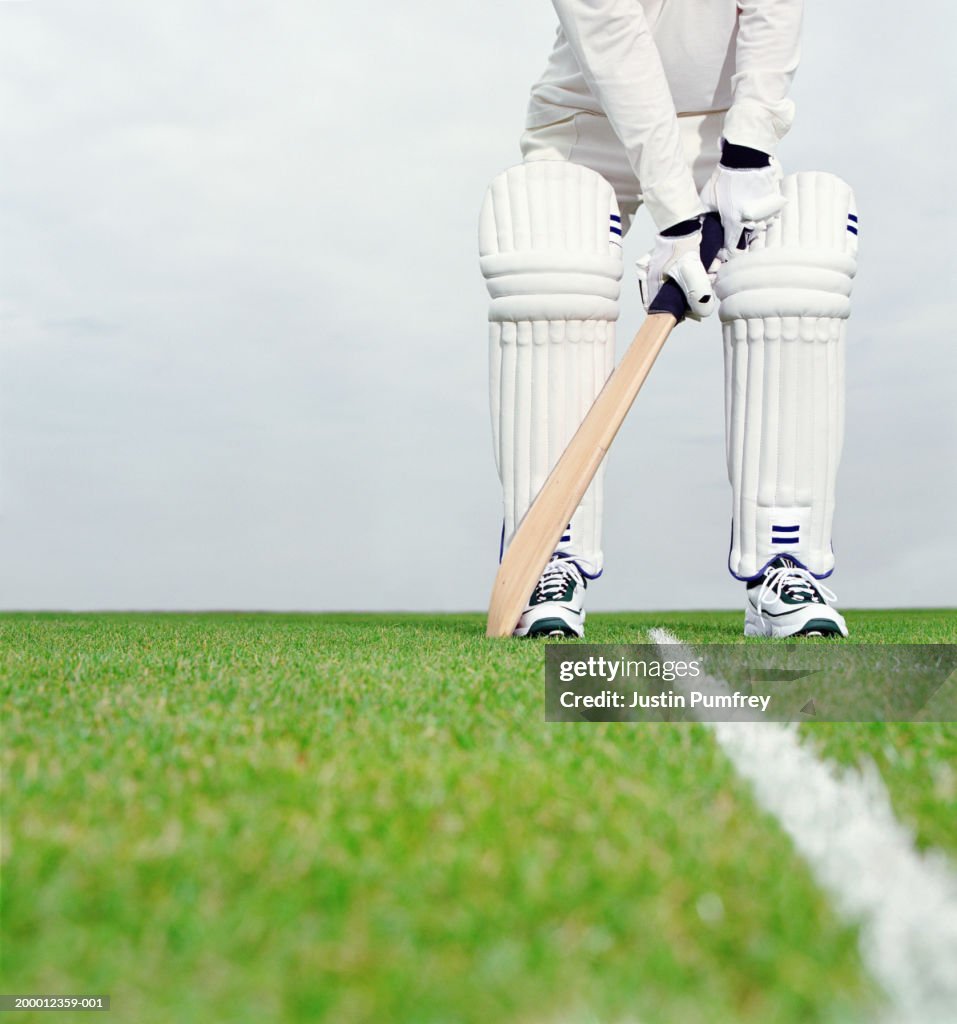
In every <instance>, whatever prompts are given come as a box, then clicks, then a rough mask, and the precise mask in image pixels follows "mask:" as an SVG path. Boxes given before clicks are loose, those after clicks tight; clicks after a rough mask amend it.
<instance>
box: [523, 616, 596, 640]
mask: <svg viewBox="0 0 957 1024" xmlns="http://www.w3.org/2000/svg"><path fill="white" fill-rule="evenodd" d="M525 636H528V637H543V636H544V637H549V636H551V637H569V638H571V639H575V640H579V639H581V636H582V634H581V633H576V632H575V630H574V629H573V628H572V627H571V626H569V624H568V623H567V622H565V621H564V620H563V619H539V620H538V622H536V623H534V624H533V625H531V626H530V627H529V630H528V632H527V633H526V634H525Z"/></svg>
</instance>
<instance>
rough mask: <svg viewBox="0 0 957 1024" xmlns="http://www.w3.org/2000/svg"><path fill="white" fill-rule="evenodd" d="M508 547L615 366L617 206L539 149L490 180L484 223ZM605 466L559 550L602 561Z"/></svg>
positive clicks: (591, 572) (605, 189) (600, 188)
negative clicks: (541, 156) (541, 157)
mask: <svg viewBox="0 0 957 1024" xmlns="http://www.w3.org/2000/svg"><path fill="white" fill-rule="evenodd" d="M479 251H480V257H481V259H480V262H481V267H482V273H483V274H484V275H485V280H486V284H487V285H488V290H489V295H490V296H491V300H492V301H491V304H490V306H489V377H490V396H491V411H492V437H493V444H494V447H495V461H496V465H497V467H498V473H499V477H500V479H501V481H502V490H503V499H504V514H505V525H504V533H503V548H502V550H503V551H504V549H505V547H506V546H507V545H508V543H509V542H510V541H511V538H512V536H513V534H514V533H515V529H516V527H517V526H518V524H519V523H520V522H521V520H522V517H523V516H524V515H525V513H526V512H527V511H528V508H529V506H530V505H531V503H532V501H533V500H534V498H535V496H536V495H537V494H538V492H539V490H540V489H541V487H542V484H544V482H545V478H546V477H547V476H548V473H549V472H550V470H551V468H552V467H553V466H554V465H555V463H556V462H557V461H558V458H559V456H560V455H561V454H562V452H563V451H564V450H565V447H566V445H567V444H568V442H569V441H570V440H571V438H572V436H573V435H574V433H575V431H576V430H577V429H578V426H579V424H580V423H581V421H582V419H583V418H584V416H585V414H586V413H587V412H588V409H589V408H590V407H591V404H592V402H593V401H594V400H595V397H596V395H597V394H598V392H599V391H600V390H601V389H602V386H603V385H604V383H605V380H606V379H607V378H608V375H609V374H610V373H611V371H612V369H613V368H614V362H615V321H616V320H617V319H618V294H619V289H620V281H621V273H622V257H621V218H620V216H619V213H618V205H617V202H616V200H615V193H614V190H613V189H612V187H611V185H609V184H608V182H606V181H605V180H604V178H602V177H601V175H599V174H597V173H595V172H594V171H592V170H589V169H588V168H586V167H581V166H578V165H577V164H571V163H568V162H566V161H564V160H534V161H531V162H529V163H526V164H519V165H518V166H517V167H512V168H510V169H509V170H507V171H505V172H504V173H503V174H500V175H499V176H498V177H497V178H496V179H495V180H494V181H493V182H492V184H491V185H490V186H489V190H488V193H487V195H486V197H485V203H484V205H483V207H482V214H481V220H480V226H479ZM601 512H602V471H601V470H599V472H598V474H597V475H596V477H595V480H594V481H593V483H592V485H591V486H590V487H589V489H588V491H587V492H586V494H585V497H584V498H583V499H582V503H581V505H580V506H579V507H578V510H577V511H576V512H575V514H574V516H573V517H572V521H571V523H570V524H569V526H568V529H567V530H566V531H565V532H564V533H563V534H562V538H561V542H560V543H559V546H558V551H559V552H560V553H562V554H564V555H567V556H568V557H570V558H573V559H574V560H575V562H576V563H577V564H578V566H579V568H580V569H581V570H582V572H583V573H584V574H585V575H586V576H589V577H591V578H594V577H596V576H598V575H599V574H600V573H601V569H602V552H601Z"/></svg>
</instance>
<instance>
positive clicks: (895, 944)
mask: <svg viewBox="0 0 957 1024" xmlns="http://www.w3.org/2000/svg"><path fill="white" fill-rule="evenodd" d="M650 632H651V638H652V640H653V641H654V642H655V643H656V644H661V645H679V646H682V648H683V650H682V654H681V655H680V656H681V657H682V658H684V659H686V660H690V657H691V656H693V655H692V653H691V651H690V649H689V648H687V647H683V645H681V641H680V640H679V639H678V638H677V637H676V636H675V635H674V634H673V633H669V632H668V631H667V630H664V629H652V630H651V631H650ZM700 682H701V680H700V679H699V680H698V681H696V685H698V684H700ZM709 683H710V684H711V685H712V686H716V687H723V686H726V684H724V682H723V681H722V680H716V679H710V680H709ZM703 724H705V725H706V726H707V727H708V728H710V729H711V730H712V731H713V732H714V735H715V738H716V739H717V741H718V744H719V745H720V747H721V748H722V750H723V751H724V752H725V754H726V755H727V756H728V758H729V759H730V761H731V763H732V764H733V765H734V767H735V768H736V769H737V771H738V774H739V775H741V777H742V778H744V779H746V780H747V781H748V782H749V783H750V784H751V786H752V788H753V790H754V794H755V796H756V798H757V801H758V803H759V804H760V805H761V806H762V807H763V808H764V810H766V811H768V812H769V813H770V814H772V815H774V817H775V818H776V819H777V820H778V821H779V822H780V824H781V826H782V827H783V828H784V830H785V831H786V832H787V833H788V835H789V836H790V837H791V839H792V841H793V842H794V845H795V846H796V847H797V849H798V851H799V852H800V854H801V855H802V856H803V858H804V859H805V861H806V862H807V864H808V865H809V867H810V868H811V871H812V873H813V874H814V876H815V878H816V879H817V881H818V883H819V884H820V885H821V887H822V888H823V889H825V890H826V891H827V892H828V893H829V894H830V895H831V896H832V897H833V899H834V900H835V901H836V904H837V908H838V910H839V911H840V912H841V913H842V914H843V915H845V917H847V918H849V919H851V920H853V921H855V922H859V924H860V929H861V956H862V957H863V959H864V962H865V964H866V966H867V968H868V970H869V971H870V972H871V974H872V975H873V977H874V978H875V980H876V981H877V982H879V983H880V984H881V985H882V986H883V988H884V989H885V991H886V992H887V994H888V996H889V997H890V999H891V1006H890V1008H889V1013H888V1015H887V1016H886V1017H885V1018H884V1020H885V1021H886V1022H888V1024H890V1022H893V1024H954V1022H957V874H955V872H954V870H953V868H952V867H951V865H950V863H949V861H948V860H947V859H946V858H945V857H944V856H943V854H941V853H940V852H939V851H935V850H931V851H928V852H926V853H920V852H919V851H918V850H917V849H916V847H915V846H914V839H913V836H912V835H911V833H910V831H909V830H908V829H906V828H905V827H904V826H903V825H901V823H900V822H899V821H897V819H896V818H895V817H894V812H893V810H892V809H891V803H890V798H889V797H888V794H887V790H886V788H885V786H884V783H883V781H882V780H881V777H880V774H879V773H878V771H877V768H876V767H875V766H874V764H873V763H872V762H865V763H864V765H863V767H862V768H861V769H860V770H856V769H844V768H841V767H839V766H837V765H835V764H833V763H832V762H830V761H822V760H819V759H818V758H817V756H816V755H815V753H814V751H813V750H812V749H811V748H810V746H805V745H803V744H802V743H801V740H800V736H799V734H798V731H797V726H796V725H781V724H779V723H777V722H713V721H712V722H704V723H703Z"/></svg>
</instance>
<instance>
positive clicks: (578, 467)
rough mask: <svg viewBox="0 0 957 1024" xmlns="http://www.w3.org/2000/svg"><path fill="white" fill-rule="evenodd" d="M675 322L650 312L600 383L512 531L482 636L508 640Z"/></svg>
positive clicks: (669, 316)
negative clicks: (581, 418)
mask: <svg viewBox="0 0 957 1024" xmlns="http://www.w3.org/2000/svg"><path fill="white" fill-rule="evenodd" d="M676 323H677V320H676V319H675V317H673V316H672V315H671V314H670V313H652V314H651V315H650V316H649V317H648V318H647V319H646V320H645V322H644V323H643V324H642V326H641V329H640V330H639V331H638V333H637V334H636V335H635V338H634V341H632V343H631V345H630V346H629V347H628V351H627V352H626V353H625V354H624V356H623V357H622V360H621V362H620V363H619V364H618V366H617V367H616V368H615V370H614V372H613V373H612V374H611V376H610V377H609V378H608V380H607V381H606V382H605V386H604V387H603V388H602V390H601V392H600V393H599V395H598V397H597V398H596V399H595V401H594V402H593V403H592V407H591V409H589V410H588V414H587V415H586V416H585V418H584V420H582V423H581V426H580V427H579V428H578V430H577V432H576V433H575V436H574V437H573V438H572V439H571V441H570V442H569V444H568V447H567V448H566V449H565V451H564V452H563V453H562V455H561V458H559V460H558V462H557V463H556V464H555V467H554V468H553V469H552V471H551V473H549V474H548V477H547V479H546V480H545V483H544V484H543V485H542V489H541V490H540V491H539V492H538V495H537V496H536V498H535V500H534V502H532V505H531V507H530V508H529V510H528V512H526V513H525V516H524V518H523V519H522V521H521V523H520V524H519V526H518V529H517V530H516V531H515V535H514V536H513V537H512V542H511V544H509V546H508V550H507V551H506V552H505V556H504V558H503V559H502V563H501V565H500V566H499V567H498V574H497V575H496V577H495V583H494V585H493V587H492V597H491V600H490V602H489V608H488V626H487V629H486V636H490V637H500V636H511V634H512V631H513V630H514V629H515V626H516V625H517V624H518V620H519V618H520V616H521V614H522V611H523V610H524V608H525V604H526V602H527V601H528V598H529V596H530V595H531V593H532V590H533V589H534V588H535V584H536V583H537V582H538V578H539V576H541V574H542V570H543V569H544V568H545V566H546V564H547V563H548V560H549V559H550V558H551V557H552V554H553V553H554V551H555V548H556V546H557V544H558V541H559V539H560V537H561V535H562V531H563V530H564V529H565V527H566V526H567V525H568V524H569V523H570V522H571V519H572V515H573V514H574V512H575V509H576V508H578V506H579V504H580V503H581V500H582V498H583V497H584V495H585V491H587V490H588V485H589V484H590V483H591V482H592V480H593V479H594V477H595V473H596V472H597V471H598V467H599V466H600V465H601V461H602V459H603V458H604V457H605V453H606V452H607V451H608V449H609V447H610V446H611V443H612V441H613V440H614V439H615V435H616V434H617V433H618V428H619V427H620V426H621V424H622V423H623V422H624V419H625V416H627V415H628V410H629V409H630V408H631V406H632V403H633V402H634V400H635V398H636V396H637V395H638V392H639V391H640V390H641V386H642V384H644V382H645V379H646V378H647V376H648V373H649V371H650V370H651V367H652V366H653V365H654V362H655V359H656V358H657V357H658V353H659V352H660V351H661V347H662V345H664V343H665V341H666V340H667V338H668V335H669V334H670V333H671V331H672V329H673V328H674V326H675V324H676Z"/></svg>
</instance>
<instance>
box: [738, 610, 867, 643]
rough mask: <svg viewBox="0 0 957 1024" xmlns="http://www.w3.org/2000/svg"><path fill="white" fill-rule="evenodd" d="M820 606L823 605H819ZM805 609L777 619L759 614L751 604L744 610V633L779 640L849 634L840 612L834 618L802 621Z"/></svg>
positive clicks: (839, 636)
mask: <svg viewBox="0 0 957 1024" xmlns="http://www.w3.org/2000/svg"><path fill="white" fill-rule="evenodd" d="M818 607H821V606H820V605H818ZM804 611H805V609H798V610H797V611H795V612H794V613H793V617H792V616H791V615H784V616H779V617H778V618H777V619H771V618H768V617H766V616H764V615H758V613H757V612H756V611H755V610H754V609H753V608H752V607H751V606H750V604H749V605H748V607H747V608H746V609H745V612H744V635H745V636H762V637H771V638H774V639H778V640H783V639H785V638H786V637H791V636H826V637H838V638H842V637H846V636H847V624H846V623H845V622H844V617H843V616H842V615H841V614H840V613H838V612H834V616H835V617H834V618H833V619H825V618H821V617H818V618H807V619H805V620H804V621H803V622H802V621H800V620H801V617H802V612H804Z"/></svg>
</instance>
